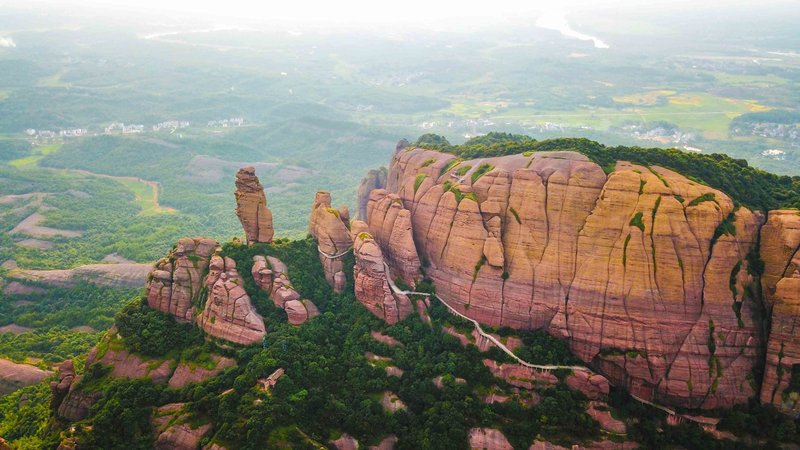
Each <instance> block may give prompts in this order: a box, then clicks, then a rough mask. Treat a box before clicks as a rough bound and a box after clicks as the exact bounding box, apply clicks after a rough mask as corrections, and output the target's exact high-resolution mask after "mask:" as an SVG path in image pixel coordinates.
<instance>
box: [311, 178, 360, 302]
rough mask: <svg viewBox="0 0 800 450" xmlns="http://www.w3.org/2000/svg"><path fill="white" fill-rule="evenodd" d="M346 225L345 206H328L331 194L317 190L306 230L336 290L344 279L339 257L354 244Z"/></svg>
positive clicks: (326, 274) (343, 283)
mask: <svg viewBox="0 0 800 450" xmlns="http://www.w3.org/2000/svg"><path fill="white" fill-rule="evenodd" d="M349 226H350V213H349V210H348V209H347V206H342V207H340V208H339V209H334V208H331V194H330V193H329V192H325V191H320V192H317V195H316V196H315V197H314V205H313V207H312V209H311V217H310V218H309V220H308V233H309V234H310V235H312V236H313V237H314V239H316V241H317V245H318V246H319V261H320V263H322V268H323V269H324V271H325V280H326V281H327V282H328V284H329V285H330V286H331V287H332V288H333V290H334V291H336V292H337V293H340V292H342V290H344V287H345V282H346V276H345V273H344V262H343V260H342V258H344V255H345V254H347V252H348V250H349V249H350V247H352V246H353V240H352V238H351V237H350V230H349Z"/></svg>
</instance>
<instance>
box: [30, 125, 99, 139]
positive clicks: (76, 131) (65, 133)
mask: <svg viewBox="0 0 800 450" xmlns="http://www.w3.org/2000/svg"><path fill="white" fill-rule="evenodd" d="M87 133H88V132H87V131H86V128H68V129H66V130H58V131H52V130H36V129H33V128H28V129H27V130H25V134H27V135H28V136H29V137H32V138H34V139H43V140H47V139H55V138H65V137H81V136H85V135H86V134H87Z"/></svg>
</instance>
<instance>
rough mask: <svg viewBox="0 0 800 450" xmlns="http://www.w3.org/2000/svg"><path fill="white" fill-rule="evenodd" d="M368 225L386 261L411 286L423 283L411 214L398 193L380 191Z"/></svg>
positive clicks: (369, 208) (373, 200) (374, 194)
mask: <svg viewBox="0 0 800 450" xmlns="http://www.w3.org/2000/svg"><path fill="white" fill-rule="evenodd" d="M367 226H368V227H369V229H370V230H371V231H372V230H375V231H372V232H371V234H372V236H373V237H374V238H375V241H376V242H377V243H378V245H380V247H381V251H382V252H383V255H384V257H385V258H386V262H387V263H389V266H391V267H393V268H395V270H396V275H397V276H398V277H400V278H401V279H402V280H403V282H405V283H406V284H407V285H409V286H412V287H413V286H416V284H417V281H419V279H420V276H421V273H420V261H419V255H418V254H417V247H416V245H415V244H414V236H413V232H412V231H411V212H410V211H409V210H407V209H405V208H404V207H403V202H402V201H401V200H400V197H398V196H397V195H396V194H390V193H389V192H387V191H386V190H384V189H376V190H374V191H372V193H371V194H370V196H369V202H368V204H367Z"/></svg>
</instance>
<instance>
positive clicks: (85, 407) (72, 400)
mask: <svg viewBox="0 0 800 450" xmlns="http://www.w3.org/2000/svg"><path fill="white" fill-rule="evenodd" d="M58 378H59V380H58V381H57V382H56V381H51V382H50V391H51V393H52V397H51V398H50V409H52V410H53V411H55V412H56V414H57V416H58V417H60V418H63V419H66V420H69V421H71V422H77V421H78V420H83V419H85V418H87V417H89V409H90V408H91V407H92V405H94V404H95V403H96V402H97V401H98V400H100V397H102V395H103V394H102V392H85V391H83V390H81V389H80V388H79V384H80V377H79V376H77V375H75V366H74V365H73V363H72V360H70V359H68V360H66V361H64V362H63V363H61V364H60V365H58Z"/></svg>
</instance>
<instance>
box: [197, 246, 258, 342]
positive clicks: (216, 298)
mask: <svg viewBox="0 0 800 450" xmlns="http://www.w3.org/2000/svg"><path fill="white" fill-rule="evenodd" d="M205 287H206V289H207V290H208V299H207V300H206V303H205V308H204V309H203V312H202V314H200V316H199V317H198V318H197V323H198V324H199V325H200V328H202V329H203V331H205V332H206V333H208V334H210V335H211V336H214V337H218V338H220V339H225V340H227V341H231V342H235V343H237V344H242V345H249V344H255V343H260V342H261V341H262V340H263V339H264V336H265V335H266V328H265V327H264V319H263V318H262V317H261V315H260V314H258V312H257V311H256V309H255V307H254V306H253V304H252V302H251V301H250V296H248V295H247V292H246V291H245V290H244V280H242V277H241V275H239V272H238V271H237V270H236V262H235V261H234V260H233V259H231V258H228V257H224V258H223V257H222V256H219V255H214V256H213V257H211V262H210V263H209V270H208V275H207V276H206V279H205Z"/></svg>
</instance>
